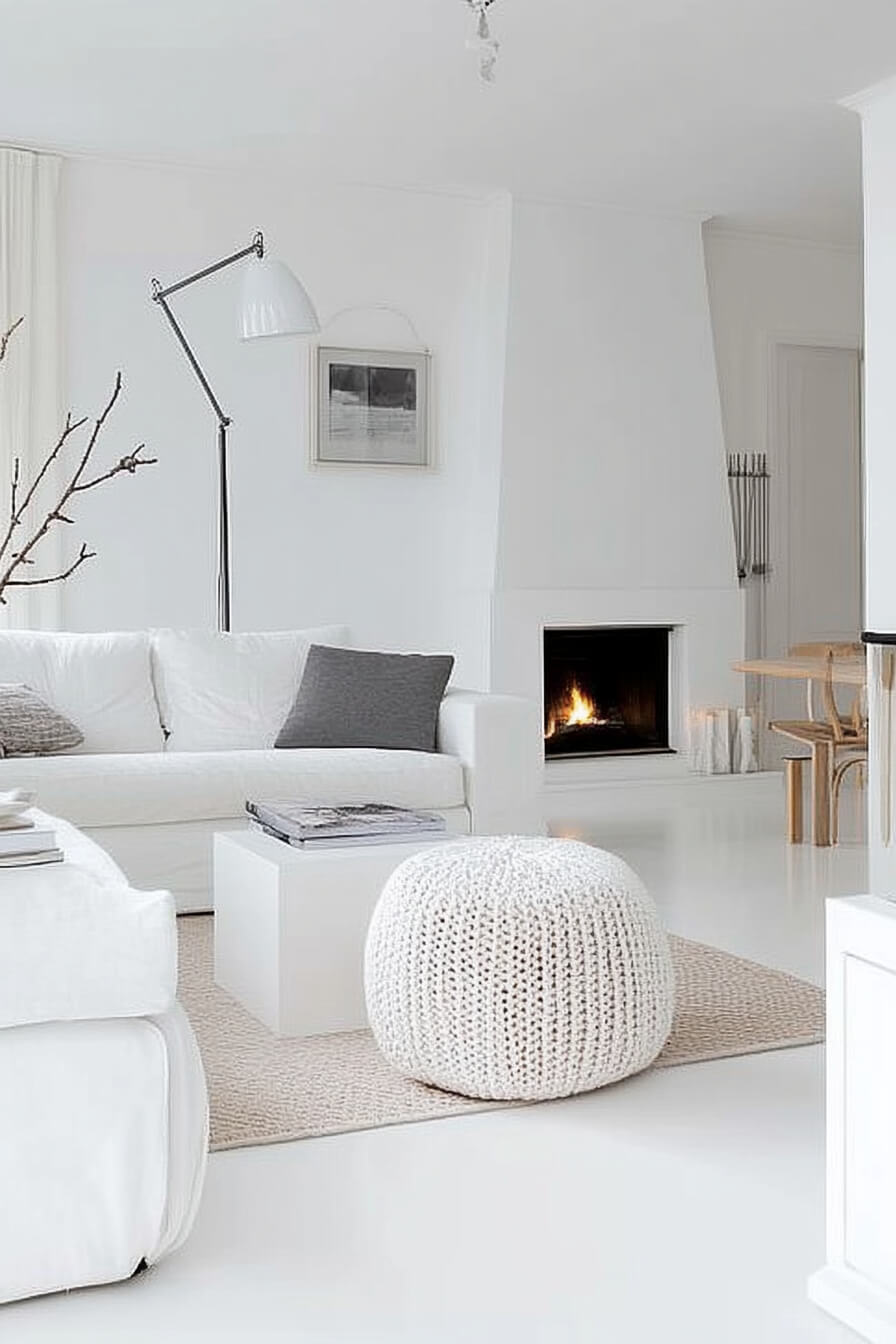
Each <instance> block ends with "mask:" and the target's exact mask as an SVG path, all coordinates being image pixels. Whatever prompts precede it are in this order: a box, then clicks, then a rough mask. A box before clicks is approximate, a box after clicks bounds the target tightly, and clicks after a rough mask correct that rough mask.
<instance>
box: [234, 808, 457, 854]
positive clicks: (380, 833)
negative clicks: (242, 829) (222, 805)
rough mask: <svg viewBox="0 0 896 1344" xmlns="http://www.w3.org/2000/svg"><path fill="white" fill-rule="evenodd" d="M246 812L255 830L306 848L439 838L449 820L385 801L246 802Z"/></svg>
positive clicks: (383, 843) (436, 814) (398, 842)
mask: <svg viewBox="0 0 896 1344" xmlns="http://www.w3.org/2000/svg"><path fill="white" fill-rule="evenodd" d="M246 812H247V813H248V815H249V820H250V822H251V825H252V827H253V829H254V830H258V831H263V832H264V833H265V835H272V836H273V837H274V839H275V840H282V841H284V843H285V844H287V845H296V846H298V847H300V848H302V849H330V848H337V847H341V846H348V845H389V844H393V845H394V844H402V843H403V842H404V843H406V842H408V841H410V840H416V839H427V840H429V839H432V840H435V839H438V838H439V836H440V835H444V834H445V818H444V817H440V816H439V814H438V812H415V811H413V810H411V809H410V808H407V807H388V806H386V805H385V804H381V803H361V804H356V805H350V806H348V805H347V806H343V807H324V806H314V805H313V804H309V803H279V802H277V803H253V802H247V803H246Z"/></svg>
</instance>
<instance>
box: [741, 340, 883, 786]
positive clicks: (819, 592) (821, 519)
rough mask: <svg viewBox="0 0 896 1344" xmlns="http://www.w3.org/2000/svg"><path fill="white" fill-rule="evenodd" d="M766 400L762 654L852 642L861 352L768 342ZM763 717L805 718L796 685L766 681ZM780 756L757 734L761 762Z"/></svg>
mask: <svg viewBox="0 0 896 1344" xmlns="http://www.w3.org/2000/svg"><path fill="white" fill-rule="evenodd" d="M770 391H771V396H770V404H769V459H770V467H771V472H772V482H773V485H772V489H773V494H774V496H775V498H774V499H773V505H772V537H771V551H772V554H771V562H772V572H771V575H770V577H769V581H768V583H767V585H765V589H764V592H763V593H762V594H760V596H759V600H760V602H761V604H762V608H763V610H762V611H761V612H759V613H758V624H759V626H760V628H761V631H762V637H763V644H764V653H765V656H766V657H770V658H775V657H781V656H783V655H784V654H786V652H787V650H788V649H789V648H790V647H791V646H792V645H794V644H801V643H808V642H810V641H818V640H854V639H858V637H859V633H860V631H861V628H862V430H861V416H862V401H861V355H860V352H859V351H858V350H856V349H851V348H848V347H839V346H817V345H808V344H807V345H802V344H789V343H788V344H784V343H781V344H776V345H775V346H774V347H773V355H772V369H771V389H770ZM762 694H763V698H764V704H763V721H764V723H766V724H767V723H768V721H769V719H773V718H774V719H802V718H805V717H806V697H805V687H804V685H803V684H802V683H799V682H783V681H775V680H767V681H766V683H765V685H764V686H763V687H762ZM787 752H788V747H787V744H786V743H785V742H782V740H781V739H780V737H778V736H777V735H776V734H774V733H769V732H768V730H767V729H766V730H765V733H764V740H763V764H764V766H765V768H766V769H776V768H778V767H779V765H780V763H781V759H782V757H783V756H784V755H786V754H787Z"/></svg>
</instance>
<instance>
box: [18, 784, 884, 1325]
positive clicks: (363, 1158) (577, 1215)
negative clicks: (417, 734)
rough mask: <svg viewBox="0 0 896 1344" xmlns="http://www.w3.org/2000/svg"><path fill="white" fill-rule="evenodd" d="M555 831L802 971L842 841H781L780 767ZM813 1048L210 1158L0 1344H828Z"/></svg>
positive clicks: (586, 816)
mask: <svg viewBox="0 0 896 1344" xmlns="http://www.w3.org/2000/svg"><path fill="white" fill-rule="evenodd" d="M553 810H554V812H555V814H556V815H557V816H558V817H561V818H562V820H561V821H559V822H558V823H557V824H556V827H555V829H557V830H559V831H562V832H563V833H566V834H576V835H581V836H582V837H586V838H588V839H589V840H592V841H593V842H594V843H596V844H600V845H604V846H605V847H607V848H609V849H613V850H616V851H617V852H619V853H621V854H623V855H624V856H625V857H626V858H627V859H628V860H629V861H630V862H631V863H632V864H633V865H634V866H635V867H636V868H637V869H638V870H639V871H640V872H641V874H642V875H643V877H644V878H645V880H646V881H647V882H648V885H649V886H650V887H651V889H652V890H653V892H654V895H655V896H656V899H657V900H658V902H659V904H660V906H661V908H662V911H663V913H664V916H665V919H666V921H667V924H668V926H669V927H670V928H671V929H672V930H674V931H676V932H680V933H683V934H686V935H688V936H690V937H693V938H699V939H703V940H705V941H707V942H712V943H715V944H717V945H719V946H723V947H726V948H729V949H730V950H732V951H735V952H741V953H744V954H745V955H748V956H752V957H755V958H757V959H759V960H763V961H765V962H767V963H769V964H774V965H777V966H781V967H784V968H786V969H788V970H792V971H794V972H797V973H799V974H801V975H805V976H811V977H813V978H815V979H817V980H819V981H820V979H821V964H822V963H821V957H822V939H823V906H824V898H825V897H826V896H828V895H836V894H845V893H851V892H856V891H860V890H862V888H863V887H864V882H865V876H864V869H865V856H864V849H863V847H862V846H861V845H860V844H858V843H856V842H855V841H853V842H852V843H847V844H844V845H842V846H841V847H840V848H839V849H837V850H828V851H816V850H813V849H811V848H810V847H808V846H807V847H804V848H800V849H798V850H789V849H788V848H787V846H786V845H785V844H784V842H783V838H782V837H783V825H782V816H781V814H782V796H781V786H780V781H779V780H778V779H769V778H755V779H746V780H727V779H726V780H720V781H698V782H694V783H686V784H683V785H680V786H663V787H661V788H660V787H653V786H637V785H636V786H629V787H624V788H620V789H616V790H613V791H610V790H607V791H605V792H601V793H600V794H596V795H594V796H593V799H592V802H591V804H590V805H589V807H588V808H587V809H585V811H584V813H583V815H582V816H580V817H576V816H574V815H571V806H570V803H569V801H568V799H565V798H564V796H563V795H556V796H555V798H554V801H553ZM822 1069H823V1058H822V1050H821V1048H820V1047H814V1048H809V1049H802V1050H787V1051H781V1052H778V1053H774V1054H767V1055H755V1056H751V1057H748V1058H742V1059H730V1060H723V1061H720V1062H717V1063H711V1064H697V1065H691V1066H689V1067H683V1068H673V1069H664V1070H660V1071H657V1072H655V1073H649V1074H647V1075H644V1076H641V1077H639V1078H636V1079H633V1080H630V1081H629V1082H626V1083H623V1084H621V1085H619V1086H617V1087H615V1088H611V1089H608V1090H606V1091H604V1092H600V1093H595V1094H592V1095H590V1096H587V1097H582V1098H578V1099H575V1100H571V1101H565V1102H556V1103H552V1104H551V1105H546V1106H537V1107H532V1108H531V1109H526V1110H517V1111H504V1112H496V1113H492V1114H488V1115H474V1116H468V1117H464V1118H461V1119H451V1120H445V1121H437V1122H432V1123H428V1124H422V1125H408V1126H401V1127H397V1128H394V1129H387V1130H379V1131H373V1132H368V1133H363V1134H351V1135H345V1136H342V1137H339V1138H332V1139H317V1140H311V1141H306V1142H304V1143H294V1144H286V1145H282V1146H280V1147H268V1148H257V1149H247V1150H243V1151H239V1152H231V1153H221V1154H217V1155H215V1156H213V1157H212V1158H211V1162H210V1167H209V1174H208V1181H207V1186H206V1192H205V1197H204V1201H203V1205H202V1209H201V1211H200V1215H199V1220H198V1223H197V1226H196V1229H195V1231H194V1233H193V1236H192V1238H191V1240H190V1241H189V1243H188V1244H187V1246H186V1247H185V1248H184V1249H183V1250H182V1251H181V1252H179V1253H178V1254H177V1255H176V1256H174V1257H173V1258H171V1259H170V1260H168V1261H167V1262H165V1263H164V1264H162V1265H160V1266H158V1267H157V1268H155V1269H154V1270H152V1271H150V1272H149V1273H148V1274H145V1275H143V1276H142V1277H141V1278H139V1279H136V1280H133V1281H131V1282H129V1283H127V1284H122V1285H119V1286H117V1287H114V1288H102V1289H94V1290H92V1291H89V1292H81V1293H76V1294H72V1295H70V1296H68V1297H65V1296H60V1297H56V1298H48V1299H44V1300H41V1301H35V1302H29V1303H23V1304H20V1305H17V1306H14V1307H10V1308H6V1309H4V1310H2V1311H0V1341H6V1340H10V1341H13V1344H33V1342H34V1341H45V1340H46V1341H49V1340H52V1341H56V1340H59V1341H65V1342H66V1344H78V1342H80V1341H84V1342H85V1344H87V1341H90V1342H91V1344H92V1342H93V1341H106V1340H114V1341H122V1342H123V1344H125V1342H126V1344H144V1341H145V1342H146V1344H148V1342H149V1341H152V1342H153V1344H158V1342H160V1341H166V1344H179V1342H180V1341H193V1340H208V1341H215V1342H216V1344H218V1342H219V1341H240V1344H248V1342H249V1341H251V1342H252V1344H254V1341H266V1340H290V1341H295V1344H306V1342H307V1344H311V1341H314V1344H323V1342H324V1341H326V1342H327V1344H331V1342H332V1344H336V1342H337V1341H338V1342H339V1344H397V1342H398V1341H401V1344H449V1342H450V1344H504V1342H505V1341H507V1342H508V1344H510V1342H511V1341H512V1342H513V1344H536V1342H537V1344H578V1342H579V1341H582V1342H583V1344H584V1341H588V1344H595V1341H601V1342H604V1341H605V1342H606V1344H635V1341H637V1344H647V1341H654V1340H662V1341H675V1342H676V1344H677V1342H678V1341H681V1344H703V1342H704V1341H705V1342H706V1344H741V1342H743V1344H759V1342H760V1341H761V1342H762V1344H799V1342H800V1341H814V1342H816V1344H835V1342H837V1341H840V1342H841V1344H846V1341H850V1340H854V1339H855V1336H854V1335H852V1334H850V1333H849V1332H848V1331H846V1330H844V1329H842V1328H840V1327H838V1326H837V1325H835V1324H834V1323H833V1322H832V1321H830V1320H829V1319H828V1318H826V1317H825V1316H824V1315H822V1314H821V1313H820V1312H818V1311H817V1310H816V1309H815V1308H813V1307H812V1306H810V1305H809V1303H808V1302H807V1301H806V1295H805V1280H806V1276H807V1275H808V1273H809V1272H810V1271H811V1270H813V1269H815V1268H816V1267H817V1266H818V1265H819V1264H820V1263H821V1262H822V1258H823V1237H822V1227H823V1184H822V1157H823V1153H822V1148H823V1114H822Z"/></svg>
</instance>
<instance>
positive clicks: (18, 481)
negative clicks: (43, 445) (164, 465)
mask: <svg viewBox="0 0 896 1344" xmlns="http://www.w3.org/2000/svg"><path fill="white" fill-rule="evenodd" d="M23 321H24V318H21V317H20V318H18V319H17V321H15V322H13V324H12V326H11V327H9V328H8V330H7V331H5V332H4V333H3V335H2V336H0V363H2V362H3V360H4V359H5V358H6V352H7V349H8V347H9V342H10V340H11V338H12V336H13V334H14V333H15V331H16V329H17V328H18V327H19V326H21V324H22V322H23ZM120 392H121V374H120V373H119V374H116V376H115V385H114V387H113V389H112V395H111V396H110V398H109V400H108V401H107V403H106V406H105V408H104V410H103V411H102V413H101V414H100V415H99V416H98V417H97V418H96V419H95V420H94V421H93V422H92V425H91V428H90V430H89V432H88V434H87V440H86V443H84V444H83V445H82V447H81V448H80V450H79V451H78V454H77V459H76V461H75V463H74V465H72V464H71V463H69V465H68V469H67V471H65V472H64V473H63V479H64V484H63V485H62V486H61V487H60V489H59V494H58V498H57V502H56V503H55V504H54V505H53V507H52V508H50V509H48V510H47V511H46V513H44V515H43V519H42V521H40V522H35V521H34V520H33V519H32V520H31V521H30V522H29V520H28V512H29V509H30V508H31V505H32V504H34V503H35V500H36V499H37V495H38V491H39V490H40V488H41V486H42V485H43V484H44V482H45V481H46V480H47V476H48V473H49V472H50V471H51V469H52V467H53V466H54V464H55V463H57V462H58V463H59V465H60V467H62V466H63V465H64V462H65V458H66V456H67V454H65V453H64V451H63V450H64V449H66V448H67V447H68V445H69V441H70V440H71V439H73V438H74V436H75V435H77V433H78V431H79V430H80V429H83V428H84V426H85V425H86V424H87V423H88V421H89V418H90V417H89V416H86V415H85V416H82V417H81V419H79V420H74V419H73V418H72V414H71V412H69V413H68V415H67V416H66V417H65V424H64V425H63V427H62V432H61V434H60V435H59V438H58V439H57V440H56V443H55V444H54V445H53V447H52V448H51V449H50V451H49V452H48V453H47V456H46V457H45V458H44V461H43V463H42V465H41V466H40V468H39V469H38V471H37V472H36V473H35V476H34V479H33V480H32V481H31V482H30V483H29V482H26V481H24V480H22V475H21V463H20V461H19V458H18V457H17V458H15V459H14V461H13V468H12V481H11V483H10V498H9V514H8V517H7V521H6V526H5V528H4V529H3V531H2V535H0V603H2V604H5V603H6V600H7V599H6V589H7V588H33V587H37V586H40V585H42V584H48V583H61V582H62V581H63V580H64V579H68V578H70V577H71V575H72V574H74V572H75V570H76V569H80V567H81V566H82V565H83V564H84V563H85V561H87V560H92V559H93V557H94V556H95V555H96V551H91V550H90V549H89V548H88V546H87V543H86V542H83V541H82V543H81V546H80V549H79V550H78V553H77V555H76V556H75V558H74V560H73V561H72V562H71V563H70V564H69V565H68V566H67V567H66V568H65V569H63V570H62V571H61V572H60V573H58V574H48V575H44V576H42V577H33V578H32V577H29V575H28V567H29V566H30V565H33V564H34V563H35V561H34V555H33V552H34V550H35V549H36V548H37V547H38V546H39V544H40V542H41V541H42V540H43V538H44V537H45V536H46V535H47V533H48V532H49V531H50V530H51V529H52V528H53V527H55V525H56V524H57V523H63V524H66V525H68V526H73V525H74V519H73V518H70V517H69V516H68V514H67V513H66V512H65V510H66V508H67V507H68V506H69V505H71V504H73V503H74V502H75V501H76V498H77V496H78V495H79V494H83V493H84V492H85V491H86V490H93V489H95V488H96V487H97V486H99V485H104V484H105V483H106V482H107V481H111V480H114V478H115V477H116V476H120V475H122V474H123V473H127V474H128V475H130V476H133V475H134V474H135V473H136V472H137V470H138V469H139V468H140V467H150V466H152V465H153V464H154V463H155V462H157V461H158V459H157V458H155V457H141V453H142V452H143V450H144V448H145V446H146V445H145V444H142V443H141V444H138V446H137V447H136V448H135V449H134V451H133V452H132V453H128V454H126V455H125V456H124V457H121V458H119V459H118V461H117V462H116V463H115V465H114V466H112V467H110V468H109V469H108V471H102V472H99V473H98V474H96V475H91V474H90V471H89V468H90V464H91V460H92V458H93V454H94V450H95V448H96V445H97V442H98V440H99V438H100V435H101V434H102V432H103V428H104V426H105V424H106V421H107V419H108V418H109V415H110V414H111V412H112V408H113V407H114V405H115V403H116V401H117V400H118V395H119V393H120ZM40 516H41V511H39V512H38V514H37V517H38V518H40ZM22 529H24V531H22Z"/></svg>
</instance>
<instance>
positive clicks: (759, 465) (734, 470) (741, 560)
mask: <svg viewBox="0 0 896 1344" xmlns="http://www.w3.org/2000/svg"><path fill="white" fill-rule="evenodd" d="M770 480H771V477H770V475H769V470H768V454H767V453H729V454H728V496H729V498H730V500H731V519H732V522H733V524H734V546H735V552H736V556H737V577H738V580H739V581H740V582H741V583H745V582H746V580H747V579H749V578H761V579H764V578H767V577H768V574H769V573H770V571H771V566H770V564H769V534H770V517H769V482H770Z"/></svg>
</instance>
